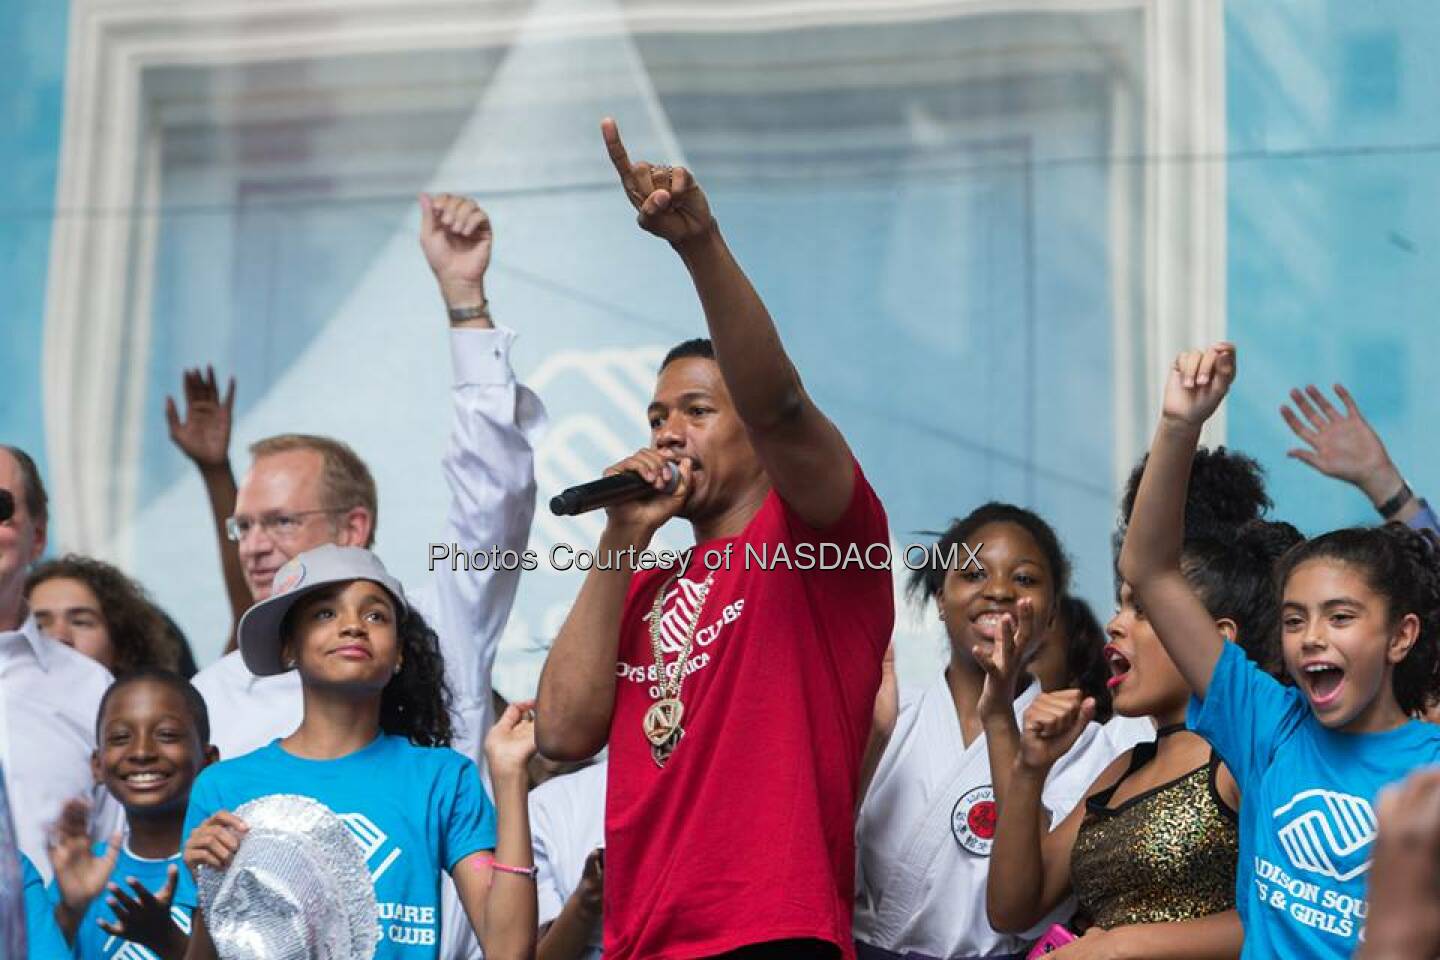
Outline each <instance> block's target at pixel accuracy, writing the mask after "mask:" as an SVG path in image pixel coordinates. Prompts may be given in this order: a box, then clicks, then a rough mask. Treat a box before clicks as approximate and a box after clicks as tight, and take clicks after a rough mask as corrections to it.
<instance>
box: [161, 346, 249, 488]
mask: <svg viewBox="0 0 1440 960" xmlns="http://www.w3.org/2000/svg"><path fill="white" fill-rule="evenodd" d="M182 386H183V388H184V396H185V419H184V420H181V419H180V414H179V413H178V411H177V410H176V409H175V400H174V398H173V397H166V398H165V422H166V423H167V424H169V426H170V440H171V441H172V442H173V443H174V444H175V446H177V447H179V448H180V452H181V453H183V454H185V456H187V457H189V458H190V459H191V460H192V461H194V463H195V465H196V466H197V467H200V468H201V469H202V470H203V469H205V468H206V467H222V466H224V465H225V464H227V463H228V462H229V461H230V422H231V417H232V415H233V414H234V412H235V378H234V377H231V378H230V382H229V384H228V385H227V386H226V389H225V398H224V399H223V400H222V399H221V398H220V388H219V386H218V385H217V384H216V382H215V368H214V367H206V368H205V371H204V372H203V373H202V372H201V371H200V369H199V368H198V367H197V368H196V369H194V370H186V371H185V376H184V382H183V384H182Z"/></svg>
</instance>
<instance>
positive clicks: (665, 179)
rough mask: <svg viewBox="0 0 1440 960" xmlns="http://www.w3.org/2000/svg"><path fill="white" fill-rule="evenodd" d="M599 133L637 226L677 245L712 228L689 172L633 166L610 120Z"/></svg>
mask: <svg viewBox="0 0 1440 960" xmlns="http://www.w3.org/2000/svg"><path fill="white" fill-rule="evenodd" d="M600 132H601V133H602V134H603V135H604V137H605V148H606V149H607V150H609V151H610V162H611V163H613V164H615V172H616V173H618V174H619V175H620V184H621V186H623V187H624V188H625V195H626V196H627V197H629V198H630V204H631V206H633V207H634V208H635V209H636V210H637V211H639V216H638V220H639V223H640V226H642V227H644V228H645V229H646V230H648V231H650V232H651V233H653V234H655V236H657V237H663V238H664V239H666V240H669V241H670V242H671V243H672V244H675V245H677V246H678V245H682V244H684V243H685V242H686V241H688V240H693V239H695V238H696V237H699V236H703V235H704V234H706V233H709V232H710V231H711V230H713V229H714V228H715V218H714V217H713V216H712V215H711V213H710V202H709V201H708V200H706V199H705V192H704V191H703V190H701V189H700V186H699V184H697V183H696V182H695V178H694V177H693V176H691V174H690V171H689V170H686V169H685V168H684V167H666V166H661V165H657V164H650V163H645V162H643V161H642V162H640V163H632V162H631V161H630V156H629V155H628V154H627V153H626V152H625V144H624V143H623V142H622V141H621V139H620V128H619V127H617V126H616V125H615V121H614V120H612V119H610V118H609V117H606V118H605V119H604V120H602V121H600Z"/></svg>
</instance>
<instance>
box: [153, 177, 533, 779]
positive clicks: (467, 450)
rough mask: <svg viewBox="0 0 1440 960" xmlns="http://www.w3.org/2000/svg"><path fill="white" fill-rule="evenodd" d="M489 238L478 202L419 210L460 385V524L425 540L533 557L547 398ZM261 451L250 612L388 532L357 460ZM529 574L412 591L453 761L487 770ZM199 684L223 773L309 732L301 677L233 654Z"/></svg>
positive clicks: (288, 439)
mask: <svg viewBox="0 0 1440 960" xmlns="http://www.w3.org/2000/svg"><path fill="white" fill-rule="evenodd" d="M491 237H492V234H491V230H490V224H489V220H488V218H487V217H486V216H485V213H484V211H482V210H480V208H479V207H477V206H476V205H475V203H474V202H473V201H471V200H468V199H466V198H463V197H456V196H450V195H440V196H437V197H433V198H431V197H425V198H423V199H422V224H421V235H420V240H421V246H422V247H423V249H424V251H425V256H426V259H427V260H428V262H429V264H430V267H431V269H432V270H433V271H434V273H435V276H436V279H437V281H438V282H439V285H440V292H441V295H442V297H443V298H444V300H445V304H446V307H447V309H448V311H449V314H450V326H451V332H450V353H451V365H452V368H453V372H454V387H453V392H452V398H453V401H454V416H453V419H452V421H451V433H450V442H449V444H448V447H447V449H446V452H445V456H444V459H443V461H442V468H443V471H444V474H445V479H446V482H447V483H448V485H449V487H450V492H451V501H450V511H449V516H448V517H447V520H446V525H445V528H444V530H443V532H442V535H441V536H439V537H435V536H426V537H425V538H424V539H425V540H426V541H427V542H428V541H429V540H432V539H433V540H435V541H436V542H443V543H446V544H450V543H458V544H460V545H461V547H462V548H469V549H478V550H485V551H488V550H489V548H490V547H492V546H497V547H499V548H500V549H501V550H502V551H503V550H515V551H517V552H523V551H524V549H525V546H526V543H527V541H528V539H529V535H530V521H531V519H532V517H533V516H534V509H535V466H534V452H533V449H532V440H533V439H534V437H535V435H536V433H537V432H538V430H539V429H540V428H541V427H542V426H543V424H544V419H545V412H544V407H543V406H542V405H541V403H540V400H539V398H537V397H536V396H535V394H533V393H531V392H530V391H529V390H528V389H527V388H526V387H524V386H522V385H521V384H519V383H517V382H516V380H515V374H514V371H513V370H512V369H511V367H510V347H511V343H512V342H513V340H514V338H515V334H514V333H513V332H511V331H509V330H506V329H504V328H500V327H496V326H495V324H494V323H493V322H492V321H491V319H490V314H489V310H488V305H487V303H486V300H485V288H484V278H485V271H486V269H487V268H488V266H489V262H490V247H491ZM177 442H179V441H177ZM182 447H183V445H182ZM189 452H190V451H188V450H187V453H189ZM251 452H252V454H253V455H254V461H253V463H252V464H251V467H250V470H249V472H248V473H247V474H246V475H245V478H244V480H243V482H242V483H241V484H240V486H239V488H238V491H237V494H236V497H235V514H234V516H233V517H231V518H230V520H229V521H228V533H229V535H230V537H231V539H232V540H235V541H236V542H237V544H238V547H239V559H240V566H241V569H242V571H243V574H244V578H245V584H246V586H247V587H248V588H249V591H250V594H251V597H252V599H253V600H255V601H260V600H264V599H265V598H266V597H268V596H269V595H270V585H271V578H272V577H273V576H274V574H275V571H276V570H278V569H279V568H280V567H281V566H283V565H284V564H285V562H286V561H288V560H289V559H290V558H291V557H294V556H295V555H297V554H300V553H303V552H304V551H306V550H309V549H311V548H313V547H317V546H320V545H321V544H324V543H337V544H341V545H355V546H370V545H371V543H372V542H373V540H374V536H375V526H376V522H377V520H378V505H377V499H376V494H375V483H374V480H373V479H372V478H371V476H370V472H369V470H368V469H367V468H366V467H365V464H364V463H363V462H362V461H361V460H360V458H359V457H358V456H356V455H355V454H354V452H353V451H351V450H350V448H349V447H347V446H345V445H344V444H342V443H340V442H338V441H335V440H332V439H330V438H326V437H312V436H305V435H299V434H287V435H282V436H280V437H271V438H268V439H266V440H262V441H260V442H259V443H257V444H255V445H253V446H252V447H251ZM192 456H193V454H192ZM421 546H422V545H421V544H417V545H416V548H417V549H420V548H421ZM519 575H520V571H519V569H518V568H517V569H513V570H512V569H496V568H495V567H493V566H492V567H490V568H488V569H485V570H474V569H471V570H467V569H466V566H465V565H461V566H460V569H459V570H458V571H452V570H451V564H450V563H448V562H444V563H437V564H436V565H435V572H434V575H433V578H430V579H428V580H427V582H426V583H425V584H424V585H422V586H420V587H419V588H418V589H414V590H410V589H407V591H406V599H407V600H408V601H409V602H410V603H411V605H412V606H413V607H415V608H416V609H417V610H418V611H419V612H420V614H421V615H422V616H423V617H425V619H426V621H428V622H429V624H430V625H431V627H433V628H434V630H435V632H436V633H437V634H438V635H439V637H440V644H441V651H442V652H443V653H444V655H445V676H446V680H447V682H448V683H449V685H450V689H451V693H452V694H453V695H454V697H455V702H454V705H453V711H452V713H453V719H454V720H455V729H456V740H455V749H457V750H459V751H460V752H462V753H464V754H466V755H467V756H469V757H471V758H472V759H473V760H475V761H476V762H477V763H479V764H481V765H482V767H483V765H484V751H483V750H482V748H481V744H482V742H483V740H484V736H485V732H486V730H488V729H489V726H490V723H491V722H492V720H493V717H492V714H491V707H490V672H491V669H492V667H493V664H494V659H495V652H496V648H497V647H498V645H499V641H500V635H501V632H502V631H503V629H504V626H505V621H506V619H507V618H508V617H509V613H510V607H511V604H512V603H513V602H514V598H515V589H516V586H517V585H518V583H519ZM194 683H195V686H196V688H197V689H199V690H200V693H201V694H202V695H203V696H204V697H205V704H206V706H207V707H208V708H209V711H210V725H211V729H212V730H213V739H214V742H215V745H216V746H217V747H219V749H220V757H221V759H222V760H224V759H231V758H234V757H236V756H240V755H241V754H245V753H248V752H250V751H251V750H254V749H256V748H257V747H261V746H264V745H265V744H267V743H269V742H270V741H271V740H274V739H275V738H277V737H283V736H286V735H288V734H290V733H291V732H293V731H294V729H295V728H296V727H297V726H299V723H300V711H301V701H300V681H299V678H298V676H297V675H296V674H295V673H293V672H291V673H285V674H280V675H279V676H275V677H263V678H261V677H256V676H254V675H253V674H251V673H250V672H249V671H248V670H247V669H245V665H244V663H243V662H242V661H241V659H240V655H239V653H238V652H232V653H229V654H227V655H226V656H224V657H222V658H221V659H220V660H219V661H218V662H216V663H214V664H212V665H211V666H209V667H206V668H205V669H204V670H201V671H200V673H199V674H197V675H196V676H195V680H194Z"/></svg>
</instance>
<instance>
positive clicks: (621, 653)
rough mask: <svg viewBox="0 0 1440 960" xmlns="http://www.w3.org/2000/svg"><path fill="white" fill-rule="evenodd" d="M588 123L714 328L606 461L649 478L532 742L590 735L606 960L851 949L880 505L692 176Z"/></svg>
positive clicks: (584, 595)
mask: <svg viewBox="0 0 1440 960" xmlns="http://www.w3.org/2000/svg"><path fill="white" fill-rule="evenodd" d="M601 126H602V130H603V132H604V135H605V141H606V144H607V146H608V147H609V150H610V157H611V159H612V160H613V161H614V163H615V167H616V169H617V170H618V172H619V174H620V181H621V183H622V184H623V186H624V188H625V192H626V194H627V195H628V196H629V198H630V201H631V203H632V204H634V206H635V207H636V209H637V210H638V211H639V219H640V225H641V226H642V227H644V228H645V229H646V230H648V231H650V232H651V233H654V234H656V235H657V236H660V237H663V238H664V239H666V240H668V241H669V242H670V244H671V246H672V247H674V248H675V250H676V252H677V253H678V254H679V255H680V258H681V260H682V262H684V264H685V266H686V267H687V268H688V269H689V271H690V274H691V277H692V278H693V280H694V283H695V289H696V291H697V293H698V294H699V296H700V302H701V305H702V306H703V307H704V310H705V319H706V323H707V325H708V326H709V328H710V335H711V338H712V339H711V340H692V341H689V342H687V343H684V344H681V345H680V346H679V347H677V348H675V349H674V350H672V351H671V352H670V355H669V356H667V357H666V358H665V362H664V363H663V364H662V365H661V369H660V375H659V379H658V381H657V383H656V385H655V395H654V399H653V400H652V401H651V403H650V407H649V410H648V416H649V420H650V429H651V441H652V444H653V446H652V447H650V448H647V449H644V450H641V451H639V452H638V453H636V454H635V455H634V456H632V457H630V458H629V459H627V460H624V461H622V462H621V463H618V464H616V465H615V466H614V467H612V468H611V469H610V470H609V471H607V473H616V472H620V471H626V470H630V471H635V472H636V473H639V474H640V475H641V476H643V477H644V478H645V479H646V480H648V481H650V482H651V483H652V484H653V485H654V486H655V488H656V492H655V494H654V495H653V496H651V497H649V498H647V499H643V500H638V501H631V502H630V503H627V504H621V505H619V506H614V507H611V508H610V509H609V513H608V517H607V522H606V525H605V530H604V533H602V534H601V537H600V544H599V548H598V550H597V556H598V559H599V562H597V565H596V567H595V568H594V569H592V570H591V571H590V573H589V574H588V575H587V576H586V579H585V582H584V584H583V585H582V586H581V589H580V595H579V596H578V597H577V598H576V601H575V606H574V608H573V609H572V610H571V611H570V616H569V617H568V618H567V619H566V621H565V625H564V626H563V627H562V628H561V630H560V633H559V635H558V636H557V637H556V638H555V643H554V646H553V647H552V648H551V651H550V656H549V658H548V659H547V660H546V663H545V670H544V673H543V674H542V675H541V678H540V696H539V703H538V705H537V722H536V735H537V737H538V739H539V743H540V750H541V752H542V753H544V754H545V755H547V756H550V757H553V758H555V759H567V760H573V759H580V758H582V757H587V756H590V755H591V754H593V753H595V752H596V751H598V750H599V749H600V748H601V747H603V746H605V745H606V744H607V743H608V744H609V747H610V777H609V784H608V791H609V799H608V806H607V810H606V827H605V838H606V849H605V904H604V917H605V920H604V924H605V956H606V957H607V958H610V960H628V958H646V960H649V958H666V960H690V958H705V957H721V956H738V957H759V958H764V957H785V958H787V960H790V958H805V957H840V956H843V957H846V958H851V957H853V956H854V945H853V941H852V939H851V912H850V911H851V903H852V901H853V898H854V864H855V850H854V827H855V821H854V808H855V799H856V792H857V789H858V780H859V768H860V760H861V753H862V751H863V749H864V744H865V739H866V736H867V735H868V733H869V728H870V717H871V711H872V707H873V704H874V700H875V692H876V689H877V688H878V686H879V682H880V664H881V660H882V658H883V656H884V652H885V647H886V644H887V642H888V641H889V638H890V632H891V628H892V626H893V624H894V618H895V610H894V601H893V593H892V588H891V579H890V570H889V539H890V538H889V530H888V527H887V524H886V520H885V511H884V509H883V508H882V507H881V505H880V501H879V500H878V498H877V497H876V496H875V492H874V490H872V489H871V488H870V485H869V483H868V482H867V481H866V479H865V476H864V474H863V473H862V472H861V470H860V467H859V465H858V464H857V463H856V462H855V459H854V457H853V456H852V455H851V453H850V449H849V447H848V446H847V445H846V443H845V438H844V437H842V436H841V435H840V431H839V430H837V429H836V428H835V425H834V424H833V423H831V422H830V421H829V420H828V419H826V417H825V416H824V414H822V413H821V412H820V410H819V409H818V408H817V407H816V406H815V404H814V402H813V401H811V399H810V397H809V396H808V395H807V394H806V393H805V390H804V388H803V387H802V386H801V383H800V378H799V376H798V375H797V374H796V372H795V368H794V367H793V366H791V364H790V360H789V358H788V357H786V355H785V351H784V348H783V347H782V346H781V344H780V337H779V334H778V333H777V332H776V329H775V324H774V322H773V321H772V320H771V319H770V315H769V313H767V312H766V310H765V305H764V304H763V303H762V302H761V301H760V298H759V296H758V295H757V294H756V293H755V290H754V288H752V287H751V286H750V282H749V281H748V280H747V279H746V277H745V274H744V273H743V272H742V271H741V269H740V267H739V265H738V264H737V263H736V262H735V260H734V258H733V257H732V256H731V255H730V251H729V249H728V248H727V247H726V245H725V241H724V240H723V239H722V238H721V236H720V230H719V227H718V226H717V225H716V223H715V220H714V218H713V217H712V216H711V214H710V208H709V205H708V203H707V202H706V199H705V195H704V193H702V192H701V190H700V188H699V187H698V186H697V185H696V184H695V181H694V180H693V179H692V177H691V176H690V174H689V172H688V171H686V170H684V169H683V168H680V167H676V168H669V167H657V166H651V165H649V164H644V163H633V164H632V163H631V162H630V159H629V157H627V156H626V153H625V148H624V146H623V145H622V144H621V142H620V135H619V132H618V131H617V130H616V128H615V124H614V122H613V121H610V120H606V121H605V122H604V123H603V124H602V125H601ZM670 471H678V473H679V481H678V486H677V487H676V488H675V489H674V490H673V492H671V493H666V492H665V489H666V486H667V483H666V480H667V477H668V476H669V473H670ZM676 516H678V517H681V518H683V519H685V520H688V521H689V522H690V525H691V527H692V528H693V530H694V534H695V542H696V545H695V548H694V549H693V550H692V551H691V552H690V553H689V555H688V556H687V557H686V558H685V559H684V560H683V561H682V563H681V564H678V565H675V566H672V567H670V568H662V569H656V568H655V566H654V563H653V562H651V559H652V558H653V555H650V557H647V555H646V554H645V553H644V552H643V551H645V550H646V549H647V548H648V547H649V545H650V542H651V539H652V538H653V536H654V534H655V532H656V531H657V530H658V529H659V528H660V527H661V526H662V525H663V524H664V523H665V522H667V521H668V520H670V519H671V518H672V517H676ZM622 559H623V562H618V563H617V562H614V561H616V560H622ZM607 561H608V562H607ZM602 567H606V568H607V569H602Z"/></svg>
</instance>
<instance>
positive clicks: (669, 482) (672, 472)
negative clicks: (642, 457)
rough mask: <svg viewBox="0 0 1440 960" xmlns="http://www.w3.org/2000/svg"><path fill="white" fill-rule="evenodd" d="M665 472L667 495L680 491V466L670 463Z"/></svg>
mask: <svg viewBox="0 0 1440 960" xmlns="http://www.w3.org/2000/svg"><path fill="white" fill-rule="evenodd" d="M666 467H667V469H666V470H665V493H667V494H671V493H674V492H675V491H676V490H679V489H680V464H679V463H670V464H667V465H666Z"/></svg>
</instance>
